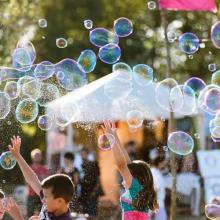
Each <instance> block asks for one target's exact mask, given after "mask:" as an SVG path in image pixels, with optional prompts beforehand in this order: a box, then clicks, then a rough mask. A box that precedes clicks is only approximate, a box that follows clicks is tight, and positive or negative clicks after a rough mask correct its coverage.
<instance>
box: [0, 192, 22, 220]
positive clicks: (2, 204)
mask: <svg viewBox="0 0 220 220" xmlns="http://www.w3.org/2000/svg"><path fill="white" fill-rule="evenodd" d="M5 212H7V213H8V214H9V215H10V216H11V217H12V219H14V220H24V218H23V217H22V215H21V212H20V210H19V208H18V206H17V204H16V202H15V201H14V199H13V198H5V194H4V193H3V192H2V191H1V190H0V219H3V217H4V214H5Z"/></svg>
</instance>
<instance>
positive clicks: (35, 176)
mask: <svg viewBox="0 0 220 220" xmlns="http://www.w3.org/2000/svg"><path fill="white" fill-rule="evenodd" d="M102 128H103V131H104V132H105V133H108V134H111V135H113V136H114V138H115V143H114V146H113V147H112V148H111V151H112V153H113V157H114V161H115V165H116V167H117V170H118V172H119V174H120V176H121V178H120V179H119V181H121V182H122V186H123V190H122V191H121V197H120V201H119V204H120V207H121V213H122V219H123V220H150V219H151V220H167V210H166V204H165V196H166V192H165V185H164V179H163V170H164V169H166V168H167V164H168V160H169V158H167V157H166V154H160V153H158V152H156V150H155V149H154V150H153V151H152V152H151V153H150V156H149V159H150V160H149V163H151V165H149V164H148V163H146V162H145V161H143V160H137V157H136V152H135V146H134V145H135V142H133V141H131V142H129V143H127V144H126V146H125V147H122V146H121V144H120V142H119V139H118V137H117V133H116V127H115V124H114V123H113V122H110V121H106V122H105V123H104V125H103V126H102ZM20 147H21V139H20V137H15V136H14V137H13V138H12V139H11V144H10V145H9V150H10V151H11V153H12V155H13V156H14V157H15V158H16V160H17V163H18V165H19V167H20V169H21V171H22V174H23V176H24V179H25V181H26V183H27V184H28V186H29V194H28V200H27V201H28V202H27V217H28V219H29V220H46V219H47V220H48V219H51V220H58V219H61V220H64V219H65V220H70V219H74V218H73V215H72V213H83V214H87V215H86V216H87V219H90V220H93V219H94V220H95V219H97V216H98V200H99V197H100V196H102V195H103V194H104V193H103V190H102V187H101V182H100V170H99V164H98V162H97V161H96V160H95V159H94V158H93V160H91V159H89V152H88V150H87V149H82V151H81V160H82V163H81V166H80V167H76V166H75V163H74V160H75V155H74V153H72V152H65V153H64V155H63V164H62V163H61V164H62V165H61V166H60V167H59V169H57V170H56V172H55V173H51V171H50V170H49V169H48V168H47V167H46V166H45V165H43V164H42V153H41V151H40V150H39V149H34V150H33V151H32V152H31V160H32V163H31V164H30V165H28V164H27V162H26V161H25V160H24V158H23V157H22V155H21V154H20ZM5 212H7V213H8V214H9V215H10V216H11V217H12V218H13V219H16V220H23V219H24V217H23V216H22V214H21V212H20V210H19V208H18V206H17V204H16V202H15V200H14V199H13V198H7V197H6V198H5V194H4V192H2V191H1V192H0V219H2V218H3V216H4V213H5Z"/></svg>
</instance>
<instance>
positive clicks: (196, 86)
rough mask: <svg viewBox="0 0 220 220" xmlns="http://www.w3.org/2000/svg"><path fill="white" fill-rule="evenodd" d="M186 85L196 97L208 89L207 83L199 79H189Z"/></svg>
mask: <svg viewBox="0 0 220 220" xmlns="http://www.w3.org/2000/svg"><path fill="white" fill-rule="evenodd" d="M184 85H186V86H189V87H190V88H191V89H192V90H193V91H194V92H195V95H196V96H199V94H200V92H201V91H202V90H203V89H204V88H205V87H206V84H205V82H204V81H203V80H202V79H200V78H198V77H192V78H189V79H188V80H187V81H186V82H185V83H184Z"/></svg>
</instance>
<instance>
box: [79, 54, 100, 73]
mask: <svg viewBox="0 0 220 220" xmlns="http://www.w3.org/2000/svg"><path fill="white" fill-rule="evenodd" d="M77 62H78V63H79V64H80V66H81V67H82V69H83V71H84V72H86V73H90V72H92V71H93V70H94V69H95V66H96V54H95V53H94V52H93V51H92V50H84V51H82V52H81V54H80V56H79V58H78V60H77Z"/></svg>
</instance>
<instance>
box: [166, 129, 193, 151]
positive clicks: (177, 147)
mask: <svg viewBox="0 0 220 220" xmlns="http://www.w3.org/2000/svg"><path fill="white" fill-rule="evenodd" d="M167 145H168V148H169V149H170V150H171V151H173V152H174V153H176V154H178V155H187V154H190V153H192V151H193V148H194V141H193V139H192V137H191V136H190V135H188V134H187V133H185V132H183V131H176V132H172V133H170V134H169V137H168V142H167Z"/></svg>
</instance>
